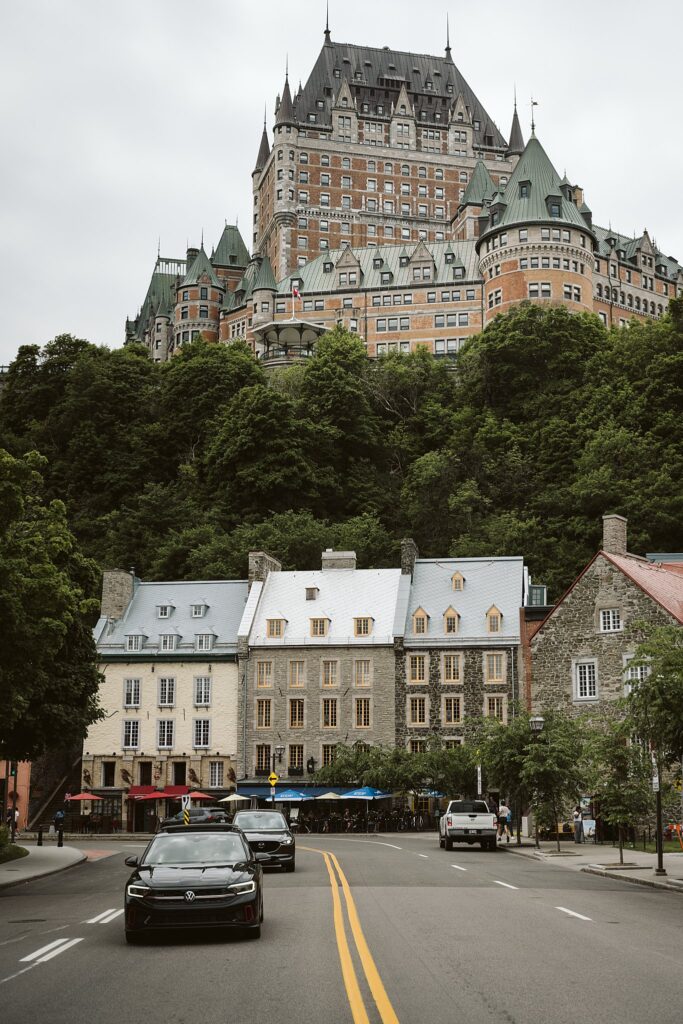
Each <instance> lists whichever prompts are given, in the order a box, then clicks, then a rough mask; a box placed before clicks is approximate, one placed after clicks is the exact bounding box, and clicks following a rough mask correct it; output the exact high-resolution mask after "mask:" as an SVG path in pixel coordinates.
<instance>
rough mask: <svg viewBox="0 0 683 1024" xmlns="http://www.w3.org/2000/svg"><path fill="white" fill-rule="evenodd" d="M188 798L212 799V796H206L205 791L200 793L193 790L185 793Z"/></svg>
mask: <svg viewBox="0 0 683 1024" xmlns="http://www.w3.org/2000/svg"><path fill="white" fill-rule="evenodd" d="M187 795H188V796H189V798H190V800H213V797H212V796H207V795H206V793H200V792H199V790H196V789H195V790H193V791H192V792H191V793H188V794H187Z"/></svg>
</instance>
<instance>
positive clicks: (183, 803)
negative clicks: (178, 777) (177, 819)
mask: <svg viewBox="0 0 683 1024" xmlns="http://www.w3.org/2000/svg"><path fill="white" fill-rule="evenodd" d="M180 803H181V806H182V808H183V810H185V809H186V808H188V807H189V806H190V797H189V795H188V794H187V793H186V794H185V796H181V798H180Z"/></svg>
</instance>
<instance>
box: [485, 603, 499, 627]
mask: <svg viewBox="0 0 683 1024" xmlns="http://www.w3.org/2000/svg"><path fill="white" fill-rule="evenodd" d="M502 629H503V613H502V612H501V611H500V610H499V609H498V608H496V606H495V605H491V607H490V608H489V610H488V611H487V613H486V630H487V632H488V633H500V632H501V631H502Z"/></svg>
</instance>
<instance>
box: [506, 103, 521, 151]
mask: <svg viewBox="0 0 683 1024" xmlns="http://www.w3.org/2000/svg"><path fill="white" fill-rule="evenodd" d="M507 151H508V153H509V154H510V155H511V156H518V155H519V154H520V153H523V152H524V136H523V135H522V129H521V128H520V126H519V118H518V116H517V104H516V103H515V112H514V114H513V115H512V127H511V128H510V142H509V145H508V150H507Z"/></svg>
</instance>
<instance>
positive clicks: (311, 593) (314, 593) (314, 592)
mask: <svg viewBox="0 0 683 1024" xmlns="http://www.w3.org/2000/svg"><path fill="white" fill-rule="evenodd" d="M319 593H320V591H319V589H318V588H317V587H306V600H307V601H317V600H318V594H319Z"/></svg>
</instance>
